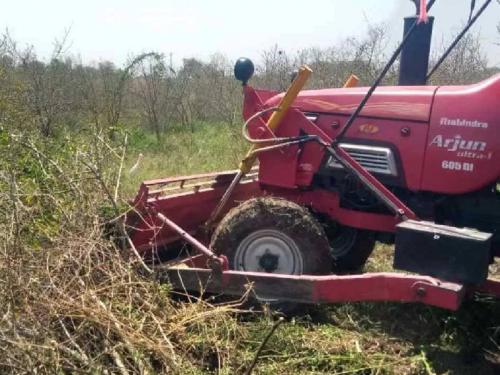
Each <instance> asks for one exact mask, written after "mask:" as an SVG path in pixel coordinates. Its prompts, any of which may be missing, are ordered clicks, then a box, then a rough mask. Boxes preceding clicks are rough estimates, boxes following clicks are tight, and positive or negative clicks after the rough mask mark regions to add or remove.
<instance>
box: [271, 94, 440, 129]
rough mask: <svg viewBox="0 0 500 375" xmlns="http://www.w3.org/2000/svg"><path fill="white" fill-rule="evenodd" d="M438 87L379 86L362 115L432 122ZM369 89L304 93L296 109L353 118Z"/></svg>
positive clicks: (275, 102) (274, 99)
mask: <svg viewBox="0 0 500 375" xmlns="http://www.w3.org/2000/svg"><path fill="white" fill-rule="evenodd" d="M437 88H438V87H437V86H404V87H403V86H387V87H379V88H377V90H376V91H375V92H374V93H373V95H372V97H371V98H370V100H369V101H368V103H367V104H366V106H365V107H364V109H363V111H362V112H361V116H365V117H376V118H387V119H397V120H410V121H421V122H428V121H429V118H430V113H431V106H432V100H433V98H434V94H435V92H436V90H437ZM368 89H369V88H368V87H355V88H335V89H323V90H304V91H302V92H301V93H300V94H299V96H298V97H297V99H296V100H295V102H294V104H293V106H294V107H295V108H299V109H300V110H301V111H303V112H312V113H329V114H341V115H350V114H351V113H352V112H354V110H355V109H356V107H357V106H358V104H359V102H360V101H361V100H362V99H363V97H364V96H365V94H366V92H367V91H368ZM283 95H284V94H278V95H275V96H273V97H271V98H269V99H268V100H267V101H266V102H265V106H266V107H267V106H269V107H273V106H276V105H278V103H279V101H280V99H281V98H282V97H283Z"/></svg>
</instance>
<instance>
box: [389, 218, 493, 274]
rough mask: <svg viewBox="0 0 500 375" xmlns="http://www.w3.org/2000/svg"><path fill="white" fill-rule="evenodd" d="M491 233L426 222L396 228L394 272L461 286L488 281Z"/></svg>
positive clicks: (413, 222)
mask: <svg viewBox="0 0 500 375" xmlns="http://www.w3.org/2000/svg"><path fill="white" fill-rule="evenodd" d="M491 237H492V235H491V233H484V232H479V231H477V230H474V229H468V228H456V227H450V226H446V225H439V224H435V223H432V222H428V221H415V220H406V221H404V222H402V223H400V224H398V225H397V226H396V251H395V256H394V268H397V269H400V270H405V271H410V272H415V273H418V274H421V275H429V276H434V277H437V278H440V279H443V280H447V281H453V282H459V283H464V284H477V283H481V282H483V281H485V280H486V279H487V277H488V265H489V262H490V259H491Z"/></svg>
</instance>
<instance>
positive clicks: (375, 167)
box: [327, 143, 398, 176]
mask: <svg viewBox="0 0 500 375" xmlns="http://www.w3.org/2000/svg"><path fill="white" fill-rule="evenodd" d="M339 146H340V147H341V148H342V149H344V150H345V151H347V153H348V154H349V155H351V157H352V158H353V159H354V160H356V161H357V162H358V163H359V164H361V165H362V166H363V167H364V168H365V169H367V170H368V171H370V172H372V173H378V174H383V175H388V176H397V174H398V170H397V166H396V160H395V158H394V153H393V152H392V150H391V149H390V148H388V147H378V146H370V145H357V144H352V143H340V144H339ZM327 166H328V167H330V168H338V169H342V168H343V167H342V165H340V164H339V163H338V162H337V161H336V160H335V158H333V157H330V158H329V159H328V162H327Z"/></svg>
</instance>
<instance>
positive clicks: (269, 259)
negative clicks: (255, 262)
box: [259, 249, 279, 272]
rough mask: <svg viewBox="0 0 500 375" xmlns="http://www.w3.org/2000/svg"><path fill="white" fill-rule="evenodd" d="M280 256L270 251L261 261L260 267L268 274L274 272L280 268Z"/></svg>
mask: <svg viewBox="0 0 500 375" xmlns="http://www.w3.org/2000/svg"><path fill="white" fill-rule="evenodd" d="M278 263H279V256H277V255H274V254H271V252H270V251H269V249H267V251H266V252H265V253H264V255H262V256H261V257H260V259H259V266H261V267H262V268H263V269H264V271H266V272H274V271H276V268H278Z"/></svg>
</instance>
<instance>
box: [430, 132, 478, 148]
mask: <svg viewBox="0 0 500 375" xmlns="http://www.w3.org/2000/svg"><path fill="white" fill-rule="evenodd" d="M432 145H435V146H436V147H440V148H445V149H447V150H448V151H457V150H466V151H484V150H486V142H482V141H469V140H466V139H462V136H461V135H456V136H454V137H453V138H443V136H442V135H436V136H435V137H434V139H433V140H432V142H431V144H430V146H432Z"/></svg>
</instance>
